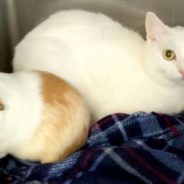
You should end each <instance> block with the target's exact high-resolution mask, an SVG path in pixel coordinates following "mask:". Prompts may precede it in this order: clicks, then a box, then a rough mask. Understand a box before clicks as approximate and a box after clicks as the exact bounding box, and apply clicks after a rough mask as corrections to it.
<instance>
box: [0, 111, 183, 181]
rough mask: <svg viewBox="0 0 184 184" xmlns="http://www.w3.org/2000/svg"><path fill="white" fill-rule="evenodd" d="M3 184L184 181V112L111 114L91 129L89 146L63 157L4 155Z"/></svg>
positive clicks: (0, 168) (0, 173) (0, 171)
mask: <svg viewBox="0 0 184 184" xmlns="http://www.w3.org/2000/svg"><path fill="white" fill-rule="evenodd" d="M0 183H13V184H30V183H32V184H39V183H45V184H47V183H50V184H113V183H114V184H120V183H121V184H122V183H128V184H131V183H135V184H139V183H141V184H143V183H148V184H149V183H156V184H159V183H160V184H174V183H178V184H179V183H184V116H182V115H175V116H168V115H163V114H156V113H149V114H147V113H143V112H138V113H134V114H132V115H126V114H113V115H110V116H107V117H105V118H103V119H102V120H100V121H99V122H97V123H96V124H95V125H94V126H93V127H92V128H91V130H90V134H89V138H88V142H87V143H86V145H85V146H84V147H83V148H82V149H81V150H79V151H78V152H76V153H75V154H73V155H71V156H70V157H69V158H68V159H66V160H65V161H63V162H58V163H52V164H40V163H34V162H27V161H23V160H19V159H16V158H14V157H11V156H7V157H5V158H3V159H1V160H0Z"/></svg>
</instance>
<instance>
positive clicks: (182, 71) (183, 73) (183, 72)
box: [179, 69, 184, 78]
mask: <svg viewBox="0 0 184 184" xmlns="http://www.w3.org/2000/svg"><path fill="white" fill-rule="evenodd" d="M179 72H180V73H181V74H182V76H183V78H184V69H180V70H179Z"/></svg>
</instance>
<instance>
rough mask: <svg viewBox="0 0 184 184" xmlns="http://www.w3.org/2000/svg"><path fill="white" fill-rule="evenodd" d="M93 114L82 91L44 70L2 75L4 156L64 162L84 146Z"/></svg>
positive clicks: (1, 149) (0, 127)
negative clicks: (81, 93) (81, 94)
mask: <svg viewBox="0 0 184 184" xmlns="http://www.w3.org/2000/svg"><path fill="white" fill-rule="evenodd" d="M89 127H90V112H89V110H88V107H87V105H86V103H85V102H84V100H83V98H82V97H81V96H80V94H79V93H78V92H77V91H76V90H75V89H74V88H73V87H72V86H71V85H70V84H68V83H67V82H66V81H64V80H63V79H61V78H59V77H57V76H56V75H53V74H50V73H47V72H41V71H22V72H17V73H11V74H6V73H0V156H1V157H4V156H5V155H7V154H11V155H13V156H15V157H17V158H20V159H25V160H30V161H39V162H41V163H49V162H57V161H62V160H63V159H65V158H66V157H67V156H69V155H70V154H72V153H74V152H75V151H76V150H78V149H79V148H80V147H82V146H83V145H84V144H85V142H86V139H87V136H88V131H89Z"/></svg>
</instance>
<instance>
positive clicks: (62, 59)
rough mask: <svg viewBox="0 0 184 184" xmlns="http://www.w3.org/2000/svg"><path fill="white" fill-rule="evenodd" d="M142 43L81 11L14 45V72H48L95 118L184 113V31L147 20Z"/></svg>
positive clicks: (46, 24) (52, 20) (61, 17)
mask: <svg viewBox="0 0 184 184" xmlns="http://www.w3.org/2000/svg"><path fill="white" fill-rule="evenodd" d="M145 27H146V37H147V41H145V40H144V39H143V38H142V37H141V36H140V35H139V34H138V33H136V32H134V31H132V30H130V29H128V28H126V27H123V26H122V25H121V24H119V23H118V22H116V21H114V20H112V19H111V18H109V17H107V16H105V15H103V14H100V13H92V12H86V11H82V10H70V11H62V12H59V13H56V14H54V15H52V16H51V17H50V18H48V19H47V20H46V21H45V22H43V23H42V24H40V25H39V26H38V27H36V28H35V29H34V30H33V31H31V32H30V33H28V34H27V36H26V37H25V38H24V39H23V40H22V41H21V42H20V43H19V44H18V46H17V47H16V50H15V57H14V63H13V66H14V70H15V71H18V70H32V69H39V70H46V71H50V72H53V73H55V74H57V75H59V76H61V77H62V78H64V79H66V80H67V81H68V82H70V83H71V84H72V85H73V86H75V87H76V88H77V89H78V90H79V91H80V93H81V94H82V95H83V96H84V97H85V98H86V100H87V102H88V104H89V106H90V108H91V111H92V113H93V116H94V118H95V120H96V119H99V118H101V117H103V116H105V115H107V114H110V113H117V112H124V113H133V112H136V111H145V112H150V111H156V112H161V113H168V114H172V113H179V112H181V111H182V110H184V29H183V28H178V27H176V28H170V27H168V26H166V25H164V23H163V22H162V21H161V20H160V19H159V18H158V17H157V16H156V15H155V14H154V13H151V12H149V13H147V16H146V22H145Z"/></svg>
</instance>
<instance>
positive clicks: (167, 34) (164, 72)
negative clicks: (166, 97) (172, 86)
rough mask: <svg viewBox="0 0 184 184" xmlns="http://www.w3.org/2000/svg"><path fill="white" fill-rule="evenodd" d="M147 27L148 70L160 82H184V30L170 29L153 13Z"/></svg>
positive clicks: (147, 17)
mask: <svg viewBox="0 0 184 184" xmlns="http://www.w3.org/2000/svg"><path fill="white" fill-rule="evenodd" d="M145 27H146V38H147V43H146V53H145V66H146V70H147V71H148V72H149V73H150V74H151V75H152V76H153V77H155V78H156V79H158V80H159V81H163V82H165V81H169V82H182V81H183V82H184V28H182V27H173V28H172V27H169V26H167V25H165V24H164V23H163V22H162V21H161V20H160V19H159V18H158V17H157V16H156V15H155V14H154V13H152V12H148V13H147V15H146V21H145ZM164 80H165V81H164Z"/></svg>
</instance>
